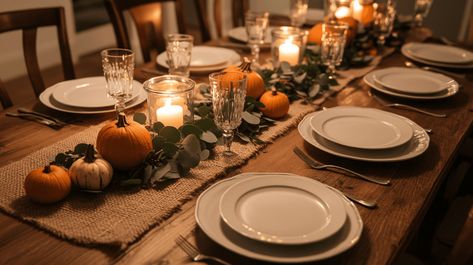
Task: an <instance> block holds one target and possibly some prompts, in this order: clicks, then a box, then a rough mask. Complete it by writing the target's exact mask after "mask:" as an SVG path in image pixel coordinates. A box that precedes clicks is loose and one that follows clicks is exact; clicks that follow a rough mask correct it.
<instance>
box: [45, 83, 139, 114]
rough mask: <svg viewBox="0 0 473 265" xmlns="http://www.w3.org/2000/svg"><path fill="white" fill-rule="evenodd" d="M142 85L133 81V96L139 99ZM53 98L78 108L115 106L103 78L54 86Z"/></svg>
mask: <svg viewBox="0 0 473 265" xmlns="http://www.w3.org/2000/svg"><path fill="white" fill-rule="evenodd" d="M141 87H142V84H141V83H140V82H138V81H135V80H133V86H132V89H133V90H132V96H131V98H130V99H128V101H130V100H132V99H133V98H135V97H137V96H138V94H139V93H140V89H141ZM53 97H54V99H55V100H57V101H58V102H59V103H61V104H64V105H67V106H71V107H78V108H104V107H111V106H114V105H115V100H114V99H113V98H111V97H109V96H108V95H107V82H106V81H105V77H103V76H94V77H85V78H79V79H73V80H67V81H63V82H60V83H57V84H56V85H55V86H54V91H53Z"/></svg>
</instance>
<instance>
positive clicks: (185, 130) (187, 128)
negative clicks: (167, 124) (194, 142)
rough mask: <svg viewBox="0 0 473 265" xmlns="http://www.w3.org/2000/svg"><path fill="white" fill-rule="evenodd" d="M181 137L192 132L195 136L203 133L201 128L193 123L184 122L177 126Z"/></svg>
mask: <svg viewBox="0 0 473 265" xmlns="http://www.w3.org/2000/svg"><path fill="white" fill-rule="evenodd" d="M179 131H181V134H182V136H183V137H186V136H188V135H190V134H193V135H195V136H197V137H200V136H201V135H202V133H203V130H202V129H200V128H199V127H197V126H195V125H193V124H184V125H182V126H181V127H180V128H179Z"/></svg>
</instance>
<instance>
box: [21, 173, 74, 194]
mask: <svg viewBox="0 0 473 265" xmlns="http://www.w3.org/2000/svg"><path fill="white" fill-rule="evenodd" d="M24 188H25V192H26V195H27V196H28V197H29V198H30V199H31V200H33V201H35V202H39V203H53V202H58V201H60V200H62V199H64V198H65V197H67V195H68V194H69V193H70V192H71V179H70V177H69V174H68V173H67V171H66V170H65V169H63V168H62V167H59V166H56V165H47V166H45V167H41V168H37V169H35V170H33V171H31V172H30V173H29V174H28V175H27V176H26V179H25V183H24Z"/></svg>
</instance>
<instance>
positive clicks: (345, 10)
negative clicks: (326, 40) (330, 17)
mask: <svg viewBox="0 0 473 265" xmlns="http://www.w3.org/2000/svg"><path fill="white" fill-rule="evenodd" d="M350 13H351V12H350V8H349V7H346V6H341V7H339V8H337V10H336V11H335V17H337V18H342V17H349V16H350Z"/></svg>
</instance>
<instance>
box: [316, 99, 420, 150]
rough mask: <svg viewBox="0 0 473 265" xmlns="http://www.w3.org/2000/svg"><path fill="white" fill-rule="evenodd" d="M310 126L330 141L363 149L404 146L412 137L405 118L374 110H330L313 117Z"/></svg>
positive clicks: (356, 108) (354, 108) (339, 108)
mask: <svg viewBox="0 0 473 265" xmlns="http://www.w3.org/2000/svg"><path fill="white" fill-rule="evenodd" d="M310 126H311V127H312V129H313V130H314V131H315V132H316V133H317V134H318V135H320V136H322V137H324V138H325V139H327V140H329V141H332V142H334V143H337V144H339V145H344V146H348V147H354V148H362V149H387V148H393V147H396V146H400V145H403V144H405V143H406V142H408V141H409V140H410V139H411V138H412V135H413V131H412V127H411V126H410V125H409V123H407V122H406V121H405V119H403V118H400V117H399V116H397V115H395V114H392V113H390V112H386V111H382V110H378V109H372V108H359V107H351V108H346V107H335V108H329V109H327V110H325V111H322V112H320V113H319V114H318V115H315V116H313V117H312V118H311V119H310Z"/></svg>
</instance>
